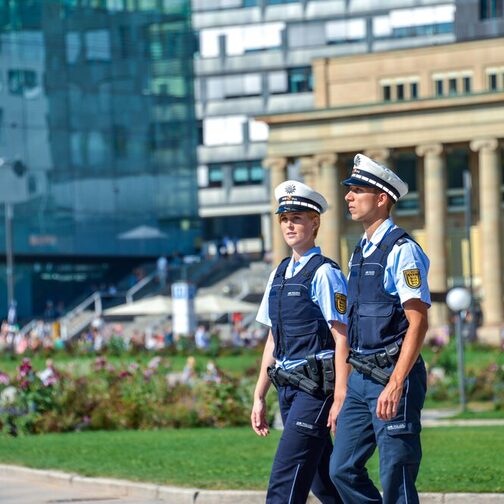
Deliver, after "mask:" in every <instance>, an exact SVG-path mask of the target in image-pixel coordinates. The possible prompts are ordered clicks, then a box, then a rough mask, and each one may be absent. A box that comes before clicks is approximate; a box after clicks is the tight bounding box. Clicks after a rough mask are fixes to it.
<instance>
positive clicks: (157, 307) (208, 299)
mask: <svg viewBox="0 0 504 504" xmlns="http://www.w3.org/2000/svg"><path fill="white" fill-rule="evenodd" d="M257 309H258V306H257V305H256V304H253V303H247V302H245V301H240V300H238V299H232V298H228V297H225V296H218V295H216V294H206V295H202V296H196V299H195V306H194V310H195V312H196V315H221V314H223V313H235V312H238V313H254V312H256V311H257ZM171 313H172V300H171V298H170V297H168V296H153V297H150V298H145V299H139V300H138V301H134V302H133V303H127V304H123V305H120V306H115V307H114V308H109V309H107V310H105V311H104V315H113V316H121V315H123V316H136V315H171Z"/></svg>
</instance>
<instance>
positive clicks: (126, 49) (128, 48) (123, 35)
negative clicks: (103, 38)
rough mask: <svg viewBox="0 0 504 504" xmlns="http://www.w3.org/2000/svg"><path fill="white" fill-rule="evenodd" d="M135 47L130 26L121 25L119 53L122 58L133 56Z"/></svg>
mask: <svg viewBox="0 0 504 504" xmlns="http://www.w3.org/2000/svg"><path fill="white" fill-rule="evenodd" d="M133 47H134V44H133V38H132V36H131V27H130V26H124V25H123V26H119V54H120V57H121V58H122V59H126V58H129V57H131V56H132V54H131V52H132V49H133Z"/></svg>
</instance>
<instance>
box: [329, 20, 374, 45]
mask: <svg viewBox="0 0 504 504" xmlns="http://www.w3.org/2000/svg"><path fill="white" fill-rule="evenodd" d="M325 36H326V39H327V42H329V44H346V43H349V42H359V41H363V40H365V39H366V20H365V19H363V18H356V19H348V20H344V21H329V22H327V23H326V25H325Z"/></svg>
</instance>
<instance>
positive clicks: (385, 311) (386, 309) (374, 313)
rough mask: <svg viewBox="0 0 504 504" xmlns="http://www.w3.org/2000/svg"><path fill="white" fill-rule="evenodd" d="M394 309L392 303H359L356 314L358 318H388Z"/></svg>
mask: <svg viewBox="0 0 504 504" xmlns="http://www.w3.org/2000/svg"><path fill="white" fill-rule="evenodd" d="M393 309H394V304H393V303H389V302H386V303H383V302H377V303H361V304H359V308H358V312H359V316H360V317H390V316H391V315H392V310H393Z"/></svg>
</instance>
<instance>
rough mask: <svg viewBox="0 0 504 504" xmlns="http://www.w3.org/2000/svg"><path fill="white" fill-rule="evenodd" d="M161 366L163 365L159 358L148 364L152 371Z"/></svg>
mask: <svg viewBox="0 0 504 504" xmlns="http://www.w3.org/2000/svg"><path fill="white" fill-rule="evenodd" d="M159 364H161V357H159V356H157V357H154V358H153V359H151V360H150V362H149V364H147V367H148V368H150V369H157V368H158V367H159Z"/></svg>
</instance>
